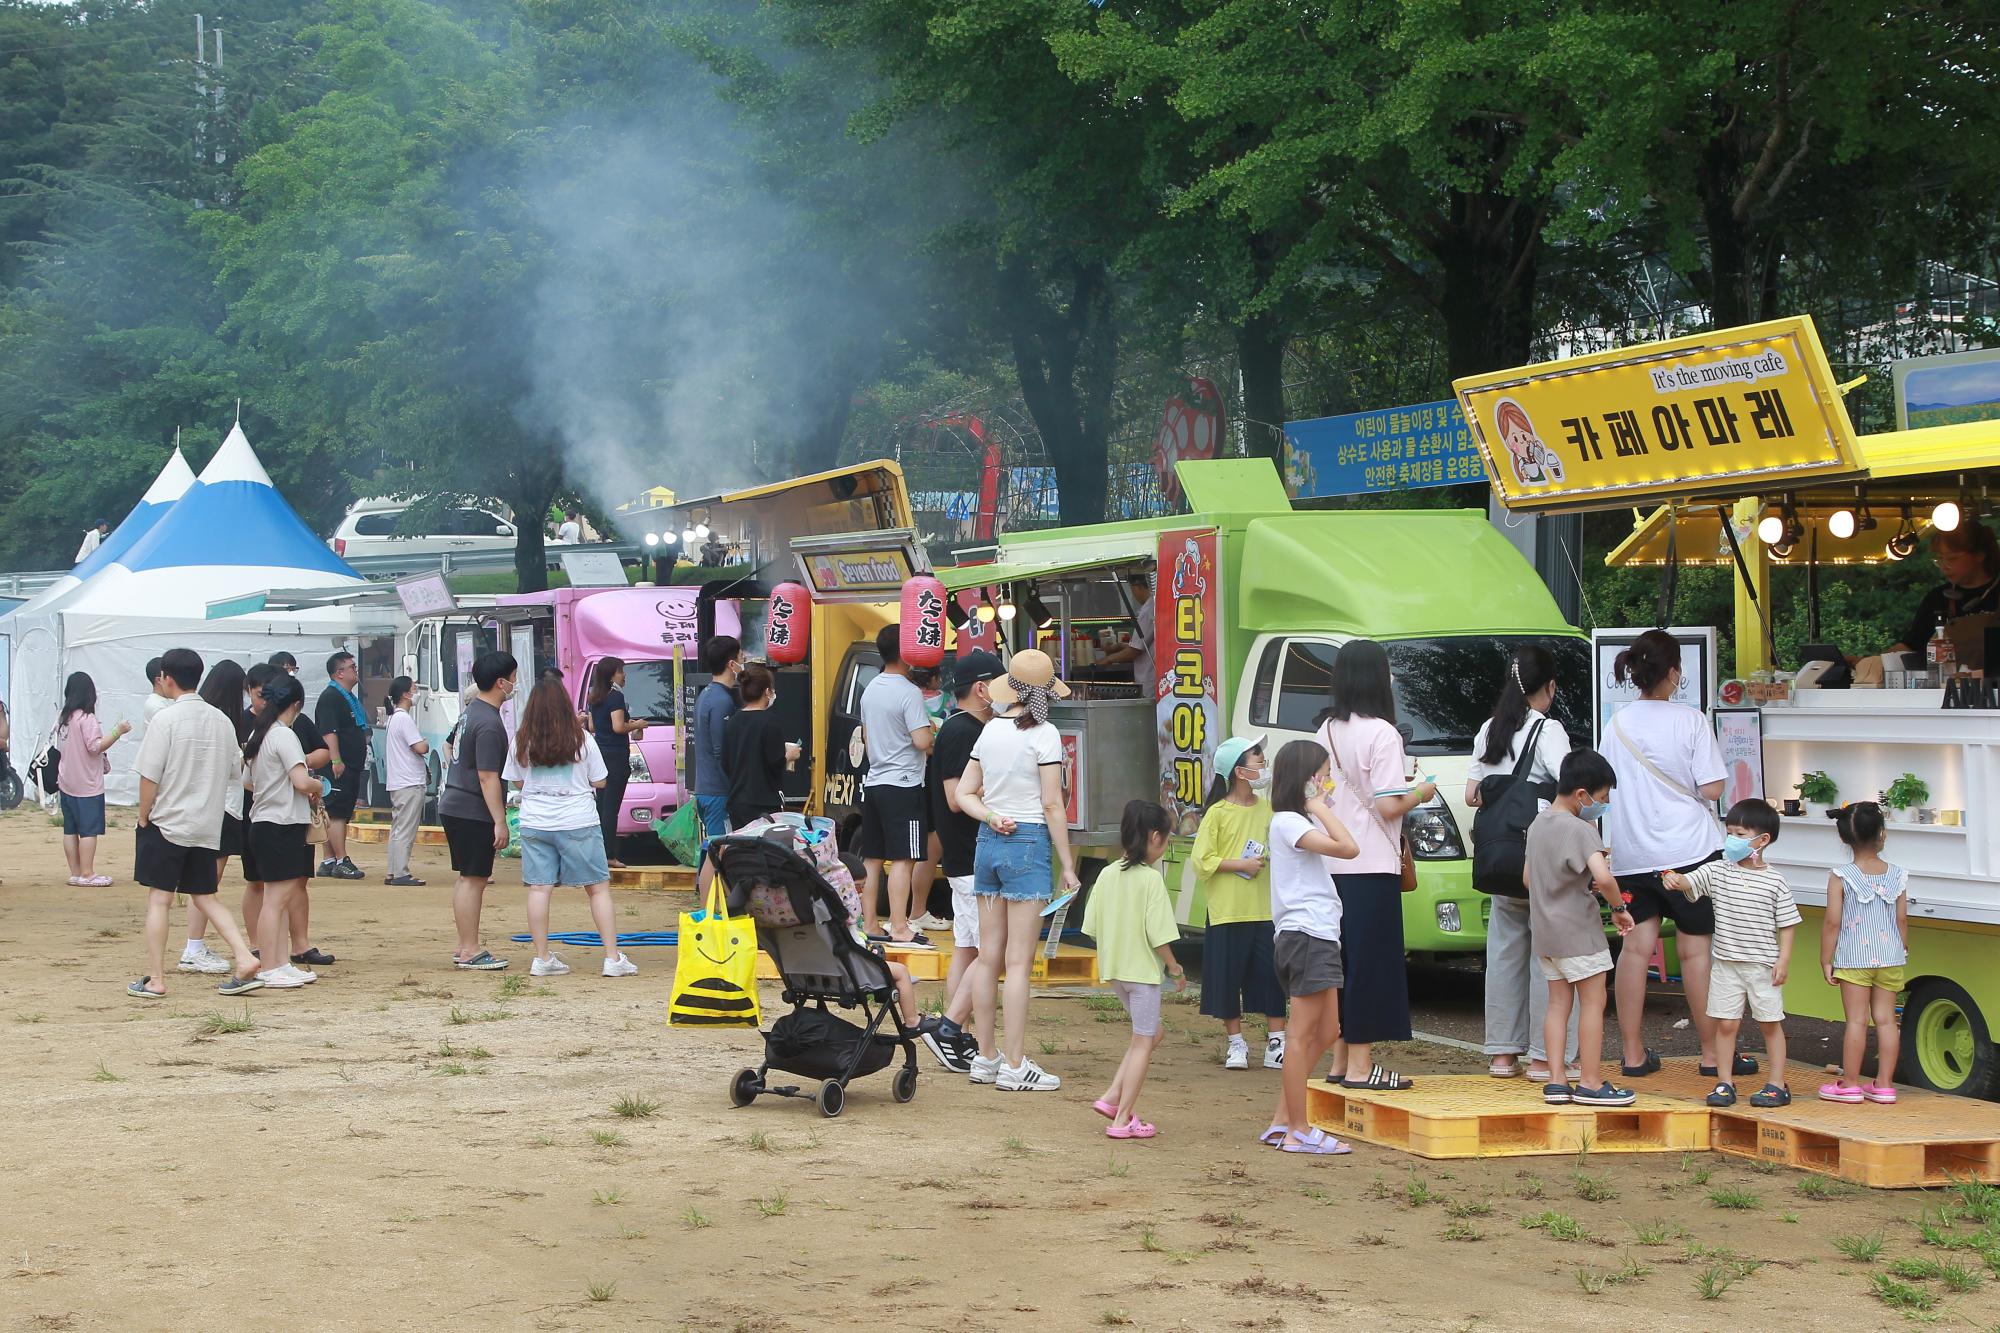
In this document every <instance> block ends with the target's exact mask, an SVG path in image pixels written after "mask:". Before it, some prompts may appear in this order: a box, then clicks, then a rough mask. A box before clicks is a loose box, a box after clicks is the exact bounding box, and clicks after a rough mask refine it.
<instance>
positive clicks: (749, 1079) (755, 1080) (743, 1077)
mask: <svg viewBox="0 0 2000 1333" xmlns="http://www.w3.org/2000/svg"><path fill="white" fill-rule="evenodd" d="M763 1090H764V1080H763V1079H761V1078H759V1077H757V1071H756V1070H754V1069H739V1070H738V1071H737V1072H736V1077H735V1078H733V1079H731V1080H729V1104H730V1105H732V1106H748V1105H749V1104H750V1103H751V1102H754V1101H756V1100H757V1094H758V1093H760V1092H762V1091H763Z"/></svg>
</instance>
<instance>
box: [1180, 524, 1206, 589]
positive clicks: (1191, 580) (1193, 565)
mask: <svg viewBox="0 0 2000 1333" xmlns="http://www.w3.org/2000/svg"><path fill="white" fill-rule="evenodd" d="M1173 590H1174V596H1175V597H1199V596H1201V595H1202V594H1203V593H1205V592H1207V591H1208V580H1207V579H1205V578H1203V577H1202V573H1201V545H1200V543H1198V542H1197V541H1195V539H1194V538H1192V537H1190V538H1188V540H1187V545H1186V546H1184V547H1182V548H1181V553H1180V554H1179V555H1177V556H1175V557H1174V579H1173Z"/></svg>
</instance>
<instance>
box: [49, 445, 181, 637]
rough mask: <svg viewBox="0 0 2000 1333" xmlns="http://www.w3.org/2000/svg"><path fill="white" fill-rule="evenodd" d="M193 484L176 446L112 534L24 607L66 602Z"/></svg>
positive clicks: (157, 521)
mask: <svg viewBox="0 0 2000 1333" xmlns="http://www.w3.org/2000/svg"><path fill="white" fill-rule="evenodd" d="M192 485H194V469H193V468H191V467H189V466H188V461H187V459H186V458H184V457H182V455H181V451H180V446H179V445H175V446H174V456H173V457H172V458H169V459H168V460H167V465H166V466H165V467H163V468H161V469H160V475H159V476H157V477H155V478H153V484H152V485H151V486H148V487H147V488H146V493H145V494H144V495H142V496H140V497H139V503H138V504H135V505H133V506H132V512H130V513H129V514H127V515H125V521H124V522H122V523H120V524H119V525H118V526H117V527H116V528H115V529H113V530H112V533H111V535H110V536H109V537H106V538H105V539H104V540H103V541H102V542H100V543H99V544H98V547H97V549H96V550H95V551H92V552H91V553H90V554H89V555H87V556H85V557H84V558H83V561H82V562H81V563H80V564H78V565H77V567H76V568H75V569H72V570H71V571H70V572H69V573H67V574H65V575H63V576H62V577H61V578H59V579H57V580H56V581H55V582H54V583H51V584H50V585H49V586H48V587H46V588H44V589H42V590H41V592H39V593H37V594H36V595H35V596H34V597H32V598H30V599H29V600H28V601H27V603H26V604H25V605H24V606H23V607H22V608H21V609H22V610H24V611H27V612H29V613H31V614H32V613H34V612H36V611H42V610H47V609H49V608H50V607H52V606H53V605H54V604H55V603H57V602H63V601H67V600H68V599H69V595H70V593H71V592H73V591H74V590H75V589H76V588H77V587H78V586H79V585H81V584H82V583H83V581H84V580H85V579H87V578H89V577H90V576H91V575H92V574H95V573H97V571H99V570H100V569H104V568H106V567H108V566H109V565H111V564H112V563H113V562H114V561H116V560H117V559H118V558H119V557H120V556H122V555H124V554H125V552H127V551H129V550H131V549H132V547H133V546H134V545H135V544H137V543H138V541H139V540H140V539H141V538H143V537H144V536H145V535H146V534H147V533H149V532H151V531H152V530H153V528H154V526H155V525H157V524H158V523H159V521H160V520H161V519H163V518H165V517H166V516H167V511H168V510H169V509H172V508H173V507H174V504H175V502H176V501H178V500H179V499H180V498H181V497H182V496H183V495H185V494H187V491H188V488H189V487H190V486H192Z"/></svg>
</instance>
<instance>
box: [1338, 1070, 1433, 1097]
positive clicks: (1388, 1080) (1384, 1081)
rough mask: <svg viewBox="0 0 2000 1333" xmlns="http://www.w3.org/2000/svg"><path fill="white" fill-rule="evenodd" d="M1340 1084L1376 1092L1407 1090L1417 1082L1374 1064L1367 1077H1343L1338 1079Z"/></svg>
mask: <svg viewBox="0 0 2000 1333" xmlns="http://www.w3.org/2000/svg"><path fill="white" fill-rule="evenodd" d="M1340 1086H1341V1087H1343V1088H1369V1089H1372V1090H1374V1091H1376V1092H1407V1091H1409V1090H1410V1089H1411V1088H1414V1087H1416V1086H1417V1083H1416V1080H1415V1079H1408V1078H1404V1077H1403V1076H1402V1075H1401V1074H1396V1073H1391V1072H1390V1071H1389V1070H1387V1069H1384V1068H1382V1066H1380V1065H1374V1066H1371V1067H1370V1068H1369V1070H1368V1077H1367V1078H1361V1079H1353V1078H1343V1079H1342V1080H1340Z"/></svg>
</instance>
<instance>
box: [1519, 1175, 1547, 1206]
mask: <svg viewBox="0 0 2000 1333" xmlns="http://www.w3.org/2000/svg"><path fill="white" fill-rule="evenodd" d="M1547 1193H1548V1187H1547V1186H1546V1185H1544V1184H1542V1178H1541V1177H1540V1176H1529V1177H1528V1178H1527V1179H1525V1180H1523V1181H1522V1182H1521V1187H1520V1188H1519V1189H1517V1190H1515V1191H1514V1197H1515V1198H1517V1199H1525V1200H1527V1201H1529V1202H1533V1201H1534V1200H1536V1199H1539V1198H1541V1197H1542V1196H1543V1195H1545V1194H1547Z"/></svg>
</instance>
